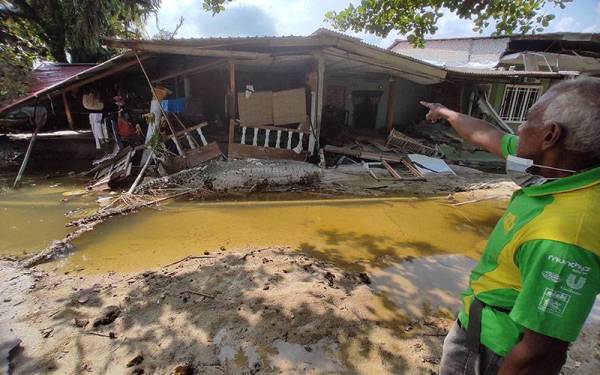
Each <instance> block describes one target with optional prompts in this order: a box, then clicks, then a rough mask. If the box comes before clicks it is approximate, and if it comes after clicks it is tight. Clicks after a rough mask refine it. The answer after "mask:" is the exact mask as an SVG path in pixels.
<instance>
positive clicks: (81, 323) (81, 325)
mask: <svg viewBox="0 0 600 375" xmlns="http://www.w3.org/2000/svg"><path fill="white" fill-rule="evenodd" d="M74 323H75V327H79V328H85V327H86V326H87V325H88V324H89V323H90V321H89V320H88V319H82V318H75V319H74Z"/></svg>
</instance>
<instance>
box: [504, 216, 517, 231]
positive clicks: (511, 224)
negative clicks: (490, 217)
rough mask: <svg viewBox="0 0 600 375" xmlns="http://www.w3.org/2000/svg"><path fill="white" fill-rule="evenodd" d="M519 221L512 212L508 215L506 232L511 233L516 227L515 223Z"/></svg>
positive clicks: (505, 225)
mask: <svg viewBox="0 0 600 375" xmlns="http://www.w3.org/2000/svg"><path fill="white" fill-rule="evenodd" d="M516 221H517V217H516V216H515V215H513V214H512V213H511V212H509V213H507V214H506V216H505V217H504V231H505V232H509V231H510V230H511V229H513V227H514V226H515V222H516Z"/></svg>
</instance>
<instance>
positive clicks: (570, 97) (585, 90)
mask: <svg viewBox="0 0 600 375" xmlns="http://www.w3.org/2000/svg"><path fill="white" fill-rule="evenodd" d="M550 91H553V92H557V94H556V96H555V97H554V98H553V99H552V100H551V101H550V102H549V103H547V104H546V108H545V111H544V115H543V122H544V124H547V123H550V122H556V123H557V124H559V125H560V126H561V127H563V129H564V130H566V132H567V135H566V137H565V139H564V143H563V144H564V147H565V149H566V150H572V151H578V152H583V153H586V154H591V155H592V156H593V157H600V78H594V77H580V78H577V79H572V80H567V81H563V82H560V83H559V84H557V85H554V86H552V88H551V89H550Z"/></svg>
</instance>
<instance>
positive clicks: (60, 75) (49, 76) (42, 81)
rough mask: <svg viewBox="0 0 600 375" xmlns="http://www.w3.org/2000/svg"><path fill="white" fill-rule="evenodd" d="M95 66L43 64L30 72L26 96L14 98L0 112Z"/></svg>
mask: <svg viewBox="0 0 600 375" xmlns="http://www.w3.org/2000/svg"><path fill="white" fill-rule="evenodd" d="M95 65H96V64H54V63H43V64H42V65H40V66H38V67H37V68H35V69H33V70H32V71H31V81H30V82H29V87H28V88H27V95H25V96H22V97H20V98H16V99H15V100H13V101H12V102H11V103H8V104H6V105H5V106H4V107H3V108H0V112H2V111H4V109H6V108H8V107H10V106H11V105H12V104H13V103H16V102H19V101H24V100H27V99H29V98H32V97H33V96H34V95H35V94H36V93H38V92H40V91H42V90H44V89H46V88H48V87H50V86H52V85H55V84H57V83H59V82H62V81H64V80H66V79H68V78H71V77H73V76H75V75H77V74H79V73H81V72H83V71H84V70H87V69H89V68H91V67H93V66H95Z"/></svg>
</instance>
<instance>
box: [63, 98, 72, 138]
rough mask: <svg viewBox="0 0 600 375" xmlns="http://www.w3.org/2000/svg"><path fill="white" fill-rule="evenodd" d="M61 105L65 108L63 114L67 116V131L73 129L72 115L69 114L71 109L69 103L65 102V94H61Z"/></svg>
mask: <svg viewBox="0 0 600 375" xmlns="http://www.w3.org/2000/svg"><path fill="white" fill-rule="evenodd" d="M62 100H63V105H64V107H65V114H66V115H67V124H68V125H69V129H71V130H72V129H73V115H72V114H71V107H69V101H68V100H67V94H66V93H65V92H64V91H63V92H62Z"/></svg>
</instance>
